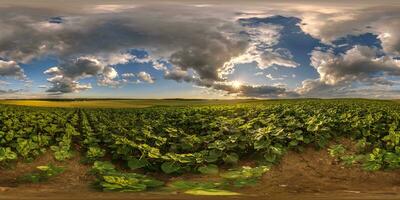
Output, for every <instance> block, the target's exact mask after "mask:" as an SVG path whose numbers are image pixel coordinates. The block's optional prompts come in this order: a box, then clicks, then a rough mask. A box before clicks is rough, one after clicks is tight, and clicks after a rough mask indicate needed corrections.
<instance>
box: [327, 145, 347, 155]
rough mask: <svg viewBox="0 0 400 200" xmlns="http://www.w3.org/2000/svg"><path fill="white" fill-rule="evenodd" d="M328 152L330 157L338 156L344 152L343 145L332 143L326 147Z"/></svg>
mask: <svg viewBox="0 0 400 200" xmlns="http://www.w3.org/2000/svg"><path fill="white" fill-rule="evenodd" d="M328 152H329V155H330V156H331V157H333V158H338V157H340V156H342V155H344V154H345V152H346V148H344V147H343V145H341V144H338V145H332V146H331V147H329V148H328Z"/></svg>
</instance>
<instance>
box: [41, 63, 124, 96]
mask: <svg viewBox="0 0 400 200" xmlns="http://www.w3.org/2000/svg"><path fill="white" fill-rule="evenodd" d="M44 73H45V74H46V75H49V76H52V77H51V78H48V79H47V80H48V81H49V82H50V83H51V84H52V87H51V88H49V89H48V90H47V91H48V92H52V93H71V92H79V91H82V90H87V89H90V88H92V86H91V85H90V84H80V83H79V80H81V79H84V78H88V77H97V78H98V84H99V85H107V86H115V85H117V84H118V82H117V81H116V80H115V78H117V77H118V73H117V72H116V70H115V69H114V68H112V67H110V66H107V65H105V63H102V62H100V61H99V60H97V59H96V58H93V57H79V58H77V59H73V60H70V61H67V62H64V63H62V64H61V65H60V66H56V67H51V68H49V69H48V70H46V71H45V72H44Z"/></svg>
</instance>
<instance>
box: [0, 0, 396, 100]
mask: <svg viewBox="0 0 400 200" xmlns="http://www.w3.org/2000/svg"><path fill="white" fill-rule="evenodd" d="M0 27H1V28H0V98H205V99H218V98H221V99H226V98H268V99H269V98H310V97H312V98H315V97H316V98H348V97H357V98H358V97H361V98H383V99H386V98H400V2H399V1H395V0H392V1H389V0H386V1H385V0H380V1H369V0H354V1H344V0H335V1H329V0H327V1H323V3H321V2H319V1H313V0H308V1H305V0H303V1H289V0H286V1H282V0H280V1H278V0H275V1H274V0H269V1H268V0H262V1H261V0H259V1H257V0H248V1H236V0H230V1H228V0H207V1H205V0H203V1H200V0H158V1H157V0H153V1H144V0H142V1H138V0H136V1H135V0H130V1H123V0H120V1H118V0H117V1H102V0H87V1H74V0H71V1H61V0H37V1H26V0H20V1H9V0H0Z"/></svg>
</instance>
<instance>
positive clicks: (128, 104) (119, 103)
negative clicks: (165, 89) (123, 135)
mask: <svg viewBox="0 0 400 200" xmlns="http://www.w3.org/2000/svg"><path fill="white" fill-rule="evenodd" d="M256 101H258V100H201V99H199V100H183V99H182V100H180V99H171V100H169V99H168V100H167V99H130V100H0V104H7V105H19V106H38V107H62V108H144V107H151V106H195V105H221V104H236V103H248V102H256Z"/></svg>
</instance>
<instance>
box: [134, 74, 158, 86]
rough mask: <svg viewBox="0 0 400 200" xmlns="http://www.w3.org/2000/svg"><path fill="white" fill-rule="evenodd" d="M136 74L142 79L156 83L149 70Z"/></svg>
mask: <svg viewBox="0 0 400 200" xmlns="http://www.w3.org/2000/svg"><path fill="white" fill-rule="evenodd" d="M136 76H137V77H138V78H139V80H140V81H144V82H147V83H154V78H153V77H152V76H151V75H150V74H149V73H147V72H139V73H138V74H137V75H136Z"/></svg>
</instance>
